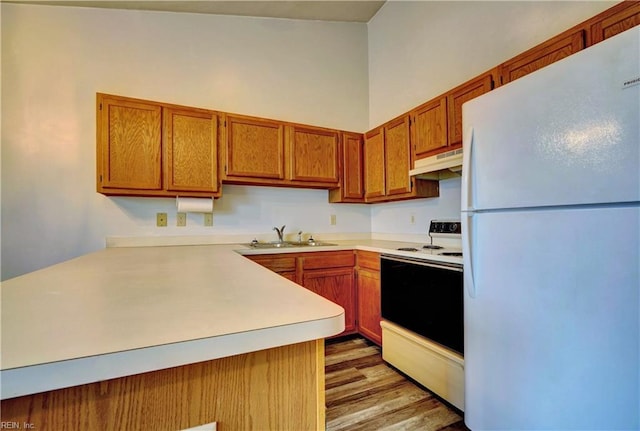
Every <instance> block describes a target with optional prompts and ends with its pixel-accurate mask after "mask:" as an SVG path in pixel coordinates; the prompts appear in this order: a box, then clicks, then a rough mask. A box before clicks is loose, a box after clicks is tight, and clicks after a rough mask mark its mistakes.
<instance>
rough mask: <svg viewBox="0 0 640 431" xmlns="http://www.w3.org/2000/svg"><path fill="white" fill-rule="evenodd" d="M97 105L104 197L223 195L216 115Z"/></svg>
mask: <svg viewBox="0 0 640 431" xmlns="http://www.w3.org/2000/svg"><path fill="white" fill-rule="evenodd" d="M96 102H97V127H96V130H97V139H96V142H97V145H96V150H97V151H96V155H97V157H96V160H97V169H96V173H97V190H98V192H100V193H103V194H106V195H128V196H178V195H179V196H214V197H218V196H219V195H220V187H219V181H218V169H217V121H218V117H217V114H216V113H215V112H213V111H207V110H202V109H196V108H188V107H184V106H176V105H168V104H163V103H158V102H151V101H147V100H141V99H133V98H128V97H121V96H113V95H108V94H102V93H98V94H97V95H96ZM163 118H164V122H163Z"/></svg>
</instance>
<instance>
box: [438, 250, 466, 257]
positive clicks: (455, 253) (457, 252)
mask: <svg viewBox="0 0 640 431" xmlns="http://www.w3.org/2000/svg"><path fill="white" fill-rule="evenodd" d="M439 254H441V255H442V256H462V253H461V252H459V251H443V252H442V253H439Z"/></svg>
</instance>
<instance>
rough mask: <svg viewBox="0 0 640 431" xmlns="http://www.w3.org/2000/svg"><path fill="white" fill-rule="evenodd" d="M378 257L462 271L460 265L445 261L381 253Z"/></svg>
mask: <svg viewBox="0 0 640 431" xmlns="http://www.w3.org/2000/svg"><path fill="white" fill-rule="evenodd" d="M380 258H381V259H385V260H392V261H394V262H401V263H409V264H412V265H420V266H428V267H431V268H439V269H447V270H450V271H458V272H462V267H461V266H460V265H456V264H455V263H452V264H447V263H439V262H438V263H435V262H433V261H431V262H425V261H423V260H417V259H416V260H413V259H403V258H400V257H395V256H389V255H382V256H380Z"/></svg>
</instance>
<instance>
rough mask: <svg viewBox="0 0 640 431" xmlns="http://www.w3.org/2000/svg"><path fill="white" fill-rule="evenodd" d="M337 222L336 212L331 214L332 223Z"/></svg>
mask: <svg viewBox="0 0 640 431" xmlns="http://www.w3.org/2000/svg"><path fill="white" fill-rule="evenodd" d="M335 224H336V215H335V214H331V225H332V226H333V225H335Z"/></svg>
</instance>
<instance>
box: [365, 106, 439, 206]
mask: <svg viewBox="0 0 640 431" xmlns="http://www.w3.org/2000/svg"><path fill="white" fill-rule="evenodd" d="M410 166H411V145H410V139H409V116H408V115H403V116H401V117H398V118H396V119H394V120H391V121H389V122H388V123H386V124H384V125H383V126H380V127H378V128H376V129H374V130H371V131H369V132H367V133H366V134H365V144H364V180H365V181H364V184H365V201H366V202H383V201H392V200H393V201H395V200H403V199H415V198H425V197H436V196H438V195H439V188H438V187H439V185H438V182H437V181H429V180H418V179H415V178H411V177H409V169H410Z"/></svg>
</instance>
